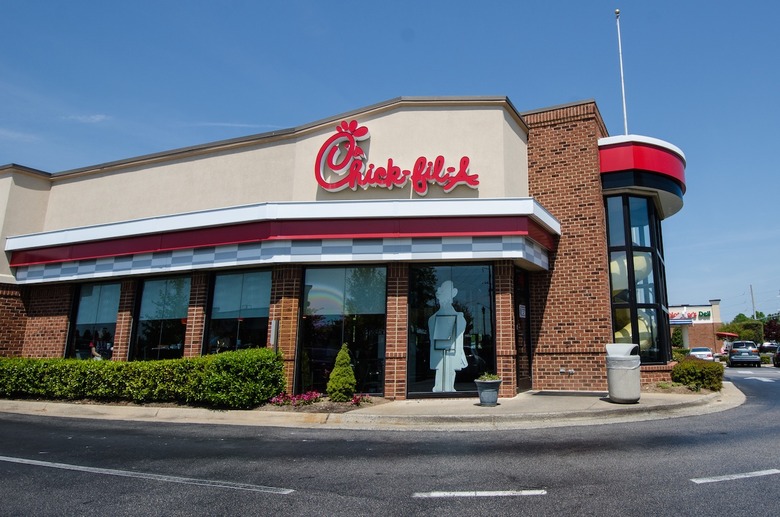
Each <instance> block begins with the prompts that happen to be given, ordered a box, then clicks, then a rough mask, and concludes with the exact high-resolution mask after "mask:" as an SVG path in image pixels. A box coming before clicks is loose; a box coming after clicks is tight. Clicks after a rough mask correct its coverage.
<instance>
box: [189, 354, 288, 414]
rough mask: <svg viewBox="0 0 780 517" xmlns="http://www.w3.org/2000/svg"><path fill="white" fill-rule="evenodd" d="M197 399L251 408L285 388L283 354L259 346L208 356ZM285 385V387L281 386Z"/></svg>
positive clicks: (211, 404)
mask: <svg viewBox="0 0 780 517" xmlns="http://www.w3.org/2000/svg"><path fill="white" fill-rule="evenodd" d="M207 359H209V361H208V363H209V364H208V365H207V367H206V370H205V372H204V375H203V376H202V378H200V379H199V380H200V383H201V385H200V387H199V389H198V390H197V391H196V393H195V394H196V395H197V397H198V400H197V402H200V403H205V404H207V405H209V406H215V407H226V408H251V407H254V406H257V405H260V404H262V403H264V402H266V401H268V400H270V399H271V398H272V397H274V396H276V395H278V394H279V393H281V392H283V391H285V389H286V384H285V377H284V370H283V367H282V366H283V365H282V360H281V355H279V354H278V353H275V352H274V351H273V350H270V349H268V348H256V349H249V350H243V351H240V352H235V353H233V354H227V353H223V354H219V355H215V356H210V357H207ZM280 388H281V389H280Z"/></svg>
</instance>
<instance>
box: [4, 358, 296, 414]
mask: <svg viewBox="0 0 780 517" xmlns="http://www.w3.org/2000/svg"><path fill="white" fill-rule="evenodd" d="M285 389H286V381H285V376H284V366H283V361H282V357H281V355H280V354H278V353H276V352H274V351H273V350H270V349H265V348H261V349H249V350H241V351H237V352H225V353H223V354H219V355H212V356H204V357H195V358H187V359H169V360H163V361H134V362H120V361H84V360H78V359H28V358H0V397H5V398H45V399H60V400H76V399H93V400H102V401H113V400H128V401H133V402H136V403H144V402H176V403H179V404H194V405H204V406H211V407H220V408H235V409H245V408H250V407H253V406H257V405H260V404H263V403H265V402H266V401H268V400H269V399H270V398H271V397H273V396H274V395H276V394H278V393H280V392H283V391H285Z"/></svg>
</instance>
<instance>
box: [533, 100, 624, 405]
mask: <svg viewBox="0 0 780 517" xmlns="http://www.w3.org/2000/svg"><path fill="white" fill-rule="evenodd" d="M524 118H525V120H526V123H527V124H528V126H529V128H530V130H529V133H528V187H529V192H528V193H529V195H531V196H533V197H534V198H535V199H536V200H538V201H539V202H540V203H541V204H542V206H544V207H545V208H546V209H547V210H549V211H550V213H551V214H552V215H553V216H554V217H555V218H556V219H558V220H559V221H560V223H561V231H562V234H561V237H560V239H559V240H558V244H557V249H556V250H555V252H553V253H551V254H550V268H549V271H546V272H540V273H533V274H531V318H532V319H531V324H532V327H531V331H532V336H533V342H534V344H535V348H534V357H533V387H534V389H555V390H584V391H602V390H604V389H605V388H606V368H605V364H604V356H605V348H604V345H605V344H606V343H609V342H611V341H612V340H613V337H612V314H611V307H610V297H611V294H610V287H609V267H608V257H607V236H606V213H605V209H604V199H603V194H602V190H601V171H600V165H599V149H598V139H599V138H601V137H604V136H606V135H607V132H606V128H605V127H604V123H603V121H602V120H601V116H600V115H599V113H598V109H597V108H596V105H595V103H593V102H584V103H580V104H574V105H570V106H563V107H559V108H551V109H549V110H544V111H539V112H534V113H530V114H527V115H526V116H524ZM561 372H563V373H561Z"/></svg>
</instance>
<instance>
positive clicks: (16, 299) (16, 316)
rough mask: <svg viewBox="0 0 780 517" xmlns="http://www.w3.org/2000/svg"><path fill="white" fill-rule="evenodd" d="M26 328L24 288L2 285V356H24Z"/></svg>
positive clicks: (0, 318)
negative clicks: (23, 347)
mask: <svg viewBox="0 0 780 517" xmlns="http://www.w3.org/2000/svg"><path fill="white" fill-rule="evenodd" d="M26 326H27V309H26V308H25V306H24V303H23V301H22V288H21V287H20V286H18V285H12V284H0V356H2V357H19V356H21V355H22V345H23V344H24V329H25V327H26Z"/></svg>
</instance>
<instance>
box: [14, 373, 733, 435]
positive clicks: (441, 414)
mask: <svg viewBox="0 0 780 517" xmlns="http://www.w3.org/2000/svg"><path fill="white" fill-rule="evenodd" d="M744 401H745V396H744V395H743V394H742V392H741V391H739V389H738V388H737V387H736V386H734V385H733V384H732V383H731V382H724V383H723V390H721V391H720V392H717V393H707V394H698V393H693V392H691V393H690V394H676V393H649V392H648V393H645V392H642V393H641V396H640V398H639V401H638V402H636V403H633V404H617V403H614V402H612V401H610V399H609V396H608V393H607V392H603V393H602V392H599V393H592V392H571V391H527V392H523V393H520V394H518V395H517V396H515V397H512V398H500V399H498V405H496V406H493V407H483V406H480V405H479V401H478V399H476V398H454V399H416V400H398V401H387V402H385V401H381V403H376V404H370V403H369V404H364V405H362V406H361V407H360V408H358V409H355V410H352V411H349V412H346V413H313V412H302V411H282V410H280V411H275V410H269V408H267V407H266V408H263V409H256V410H247V411H236V410H230V411H219V410H211V409H204V408H191V407H168V406H165V407H155V406H144V405H110V404H81V403H78V404H76V403H67V402H55V401H30V400H0V412H4V413H17V414H27V415H40V416H51V417H69V418H92V419H107V420H133V421H145V422H179V423H196V424H215V425H247V426H274V427H293V428H294V427H299V428H322V429H357V430H379V429H381V430H430V431H481V430H490V429H497V430H498V429H538V428H546V427H565V426H576V425H603V424H611V423H619V422H637V421H643V420H659V419H666V418H678V417H685V416H695V415H703V414H708V413H715V412H719V411H725V410H727V409H731V408H734V407H737V406H739V405H741V404H742V403H743V402H744Z"/></svg>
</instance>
